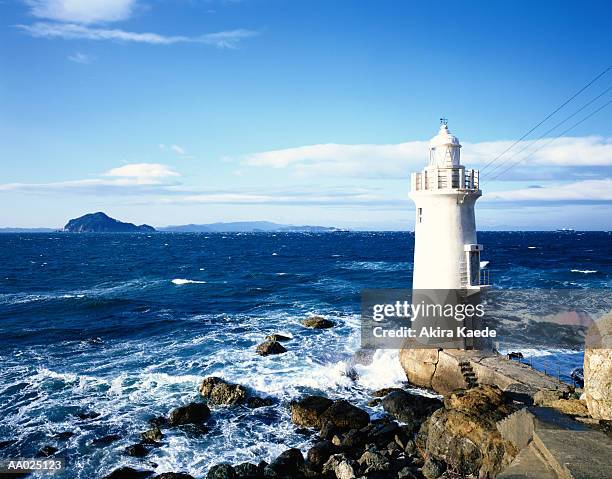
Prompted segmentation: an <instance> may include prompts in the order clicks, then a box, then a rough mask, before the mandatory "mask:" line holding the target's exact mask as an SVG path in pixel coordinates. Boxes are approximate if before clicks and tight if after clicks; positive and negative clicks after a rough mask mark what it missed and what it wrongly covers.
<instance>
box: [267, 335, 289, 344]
mask: <svg viewBox="0 0 612 479" xmlns="http://www.w3.org/2000/svg"><path fill="white" fill-rule="evenodd" d="M292 339H293V338H290V337H289V336H283V335H282V334H276V333H275V334H269V335H268V336H266V341H279V342H283V341H291V340H292Z"/></svg>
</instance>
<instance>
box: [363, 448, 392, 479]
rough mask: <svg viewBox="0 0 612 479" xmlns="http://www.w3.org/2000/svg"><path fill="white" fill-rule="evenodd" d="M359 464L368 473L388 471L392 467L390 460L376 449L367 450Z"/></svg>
mask: <svg viewBox="0 0 612 479" xmlns="http://www.w3.org/2000/svg"><path fill="white" fill-rule="evenodd" d="M357 462H359V464H360V465H361V467H362V469H363V470H364V474H365V475H368V474H371V473H373V472H387V471H389V469H390V464H389V460H388V459H387V458H386V457H385V456H383V455H382V454H380V453H378V452H374V451H366V452H364V453H363V454H362V455H361V457H360V458H359V461H357Z"/></svg>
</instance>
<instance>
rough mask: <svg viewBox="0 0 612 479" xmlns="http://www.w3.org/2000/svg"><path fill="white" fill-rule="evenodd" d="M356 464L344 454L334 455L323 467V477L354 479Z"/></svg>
mask: <svg viewBox="0 0 612 479" xmlns="http://www.w3.org/2000/svg"><path fill="white" fill-rule="evenodd" d="M356 472H357V464H356V463H355V461H353V460H352V459H350V458H348V457H347V456H346V455H345V454H334V455H333V456H331V457H330V458H329V459H328V460H327V462H326V463H325V464H324V465H323V475H325V476H328V477H329V476H332V477H334V476H335V477H336V478H337V479H355V478H356V477H357V475H356Z"/></svg>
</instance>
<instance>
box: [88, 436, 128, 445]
mask: <svg viewBox="0 0 612 479" xmlns="http://www.w3.org/2000/svg"><path fill="white" fill-rule="evenodd" d="M119 439H121V436H120V435H119V434H108V435H106V436H102V437H97V438H95V439H94V440H93V441H91V445H92V446H108V445H109V444H112V443H113V442H115V441H118V440H119Z"/></svg>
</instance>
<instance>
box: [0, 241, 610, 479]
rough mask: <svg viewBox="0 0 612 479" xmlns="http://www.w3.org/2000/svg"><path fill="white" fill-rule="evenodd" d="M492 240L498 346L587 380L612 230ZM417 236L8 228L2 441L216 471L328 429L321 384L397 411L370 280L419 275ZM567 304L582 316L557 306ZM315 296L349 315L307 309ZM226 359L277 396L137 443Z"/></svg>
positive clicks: (77, 460)
mask: <svg viewBox="0 0 612 479" xmlns="http://www.w3.org/2000/svg"><path fill="white" fill-rule="evenodd" d="M479 243H482V244H483V245H484V248H485V250H484V252H483V254H482V258H481V259H482V260H486V261H489V262H490V263H489V269H490V280H491V283H492V285H493V286H492V288H491V294H492V295H493V296H492V298H493V299H492V300H491V303H492V304H496V305H497V306H498V307H499V311H501V312H502V313H503V314H501V317H499V318H496V319H495V321H496V324H497V326H498V327H499V328H500V332H501V334H500V337H499V338H498V342H497V344H496V347H497V348H498V349H499V350H500V351H501V352H502V353H506V352H510V351H521V352H522V354H523V358H524V359H523V360H524V361H525V362H529V363H530V364H532V365H533V366H534V367H536V368H538V369H542V370H547V372H549V373H550V374H553V375H558V376H559V378H560V379H562V380H564V381H567V382H570V383H571V378H570V374H571V372H572V370H574V369H575V368H579V367H581V365H582V361H583V354H582V347H581V346H582V345H583V341H584V334H585V329H586V326H588V321H585V320H584V318H585V317H592V318H596V317H598V315H601V314H603V313H605V312H608V311H610V310H611V309H612V302H611V301H610V295H609V291H610V286H611V283H612V248H611V246H612V233H610V232H482V233H480V234H479ZM413 244H414V236H413V234H411V233H407V232H334V233H232V234H222V233H214V234H213V233H211V234H207V233H197V234H196V233H193V234H190V233H155V234H70V233H35V234H34V233H32V234H25V233H15V234H13V233H11V234H8V233H7V234H1V235H0V458H8V457H11V458H17V457H23V458H29V457H35V456H36V455H37V454H39V451H40V450H41V449H42V448H44V447H45V446H52V447H54V448H56V449H57V453H56V455H55V457H61V458H63V459H65V462H66V469H65V471H64V472H63V473H60V474H59V475H56V476H54V477H68V478H77V479H85V478H99V477H103V476H104V475H106V474H108V473H109V472H110V471H112V470H114V469H116V468H118V467H120V466H131V467H134V468H139V469H149V470H154V471H155V472H156V473H162V472H168V471H174V472H181V471H182V472H187V473H190V474H192V475H193V476H195V477H205V475H206V472H207V470H208V469H209V468H210V466H211V465H213V464H216V463H220V462H230V463H233V464H236V463H240V462H247V461H248V462H254V463H258V462H259V461H261V460H266V461H270V460H271V459H272V458H274V457H275V456H277V455H278V454H279V453H280V452H282V451H283V450H285V449H287V448H289V447H298V448H301V449H302V450H303V451H304V452H305V451H306V450H307V449H308V447H309V445H310V444H311V442H312V437H311V435H310V434H307V433H305V432H304V431H302V430H300V429H296V428H295V427H294V426H293V425H292V423H291V421H290V416H289V412H288V407H287V406H288V404H289V402H290V401H291V400H293V399H296V398H299V397H301V396H303V395H305V394H323V395H326V396H329V397H331V398H345V399H348V400H349V401H351V402H352V403H354V404H357V405H359V406H361V407H364V408H366V409H367V410H368V411H369V412H370V414H371V415H372V416H374V417H376V416H377V415H381V414H382V411H381V410H380V408H379V406H369V405H368V401H369V400H370V399H371V393H372V391H374V390H376V389H378V388H382V387H391V386H406V384H405V380H406V377H405V375H404V373H403V371H402V369H401V367H400V364H399V360H398V351H397V350H394V349H380V350H376V351H368V352H367V354H366V353H364V351H363V350H361V349H360V337H361V336H360V298H361V291H362V290H364V289H368V288H410V287H411V276H412V255H413ZM568 291H569V292H571V293H572V295H573V296H571V298H573V299H571V300H570V301H569V302H568V301H566V300H559V301H557V300H556V299H554V298H556V296H555V295H556V294H557V293H559V292H560V293H563V294H565V293H567V292H568ZM495 292H497V293H498V296H495ZM551 292H552V293H551ZM551 294H552V295H553V296H552V298H553V299H551V296H550V295H551ZM565 297H566V296H563V298H565ZM564 308H565V310H567V309H568V308H569V309H572V308H574V309H576V308H578V309H579V310H580V311H578V313H576V314H575V317H576V318H578V319H579V321H578V323H579V324H578V323H572V322H571V321H570V322H569V323H567V321H566V322H565V323H564V322H563V321H561V324H555V321H552V322H547V321H546V319H544V320H542V317H544V318H547V317H558V314H559V312H561V313H563V311H565V310H564ZM548 310H550V311H548ZM315 314H316V315H322V316H324V317H326V318H329V319H330V320H332V321H333V322H334V323H335V327H334V328H332V329H328V330H313V329H307V328H305V327H303V326H302V325H301V323H300V321H301V320H302V319H304V318H307V317H308V316H310V315H315ZM555 315H557V316H555ZM534 317H535V318H536V320H533V318H534ZM538 318H539V319H538ZM557 323H559V322H557ZM543 325H544V326H543ZM546 331H556V333H554V334H546ZM272 333H281V334H284V335H287V336H290V337H292V340H291V341H288V342H286V343H284V344H285V346H286V348H287V350H288V351H287V352H286V353H285V354H282V355H277V356H267V357H261V356H259V355H257V354H256V353H255V347H256V345H257V344H258V343H260V342H262V341H263V340H264V337H265V336H266V335H268V334H272ZM211 375H214V376H220V377H223V378H224V379H226V380H228V381H231V382H236V383H240V384H242V385H244V386H246V387H247V388H249V390H250V391H251V393H252V394H255V395H258V396H262V397H269V398H271V399H273V401H274V404H273V405H272V406H268V407H263V408H259V409H248V408H246V407H242V406H238V407H232V408H227V407H218V408H214V409H213V412H212V418H211V420H210V421H209V423H208V425H207V428H206V429H205V430H193V429H185V428H183V429H181V428H175V429H167V430H165V431H164V434H165V436H164V438H163V440H162V444H161V446H160V447H157V448H154V449H152V450H151V452H150V453H149V455H148V456H147V457H145V458H134V457H131V456H128V455H126V454H125V448H126V447H127V446H129V445H130V444H134V443H136V442H138V440H139V433H140V432H142V431H145V430H147V429H149V427H150V425H149V420H150V419H151V418H153V417H156V416H160V415H167V413H168V412H169V411H170V410H171V409H172V408H174V407H176V406H179V405H183V404H186V403H188V402H191V401H197V400H198V393H197V386H198V384H199V383H200V382H201V380H202V379H203V378H204V377H206V376H211ZM418 392H419V393H421V394H425V395H427V394H432V393H431V392H428V391H423V390H419V391H418ZM108 436H111V439H114V440H112V441H111V440H109V441H107V442H108V443H107V444H104V443H102V444H101V443H100V441H96V440H97V439H100V438H104V437H108ZM103 442H104V441H103ZM33 477H42V476H37V475H34V476H33Z"/></svg>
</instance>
